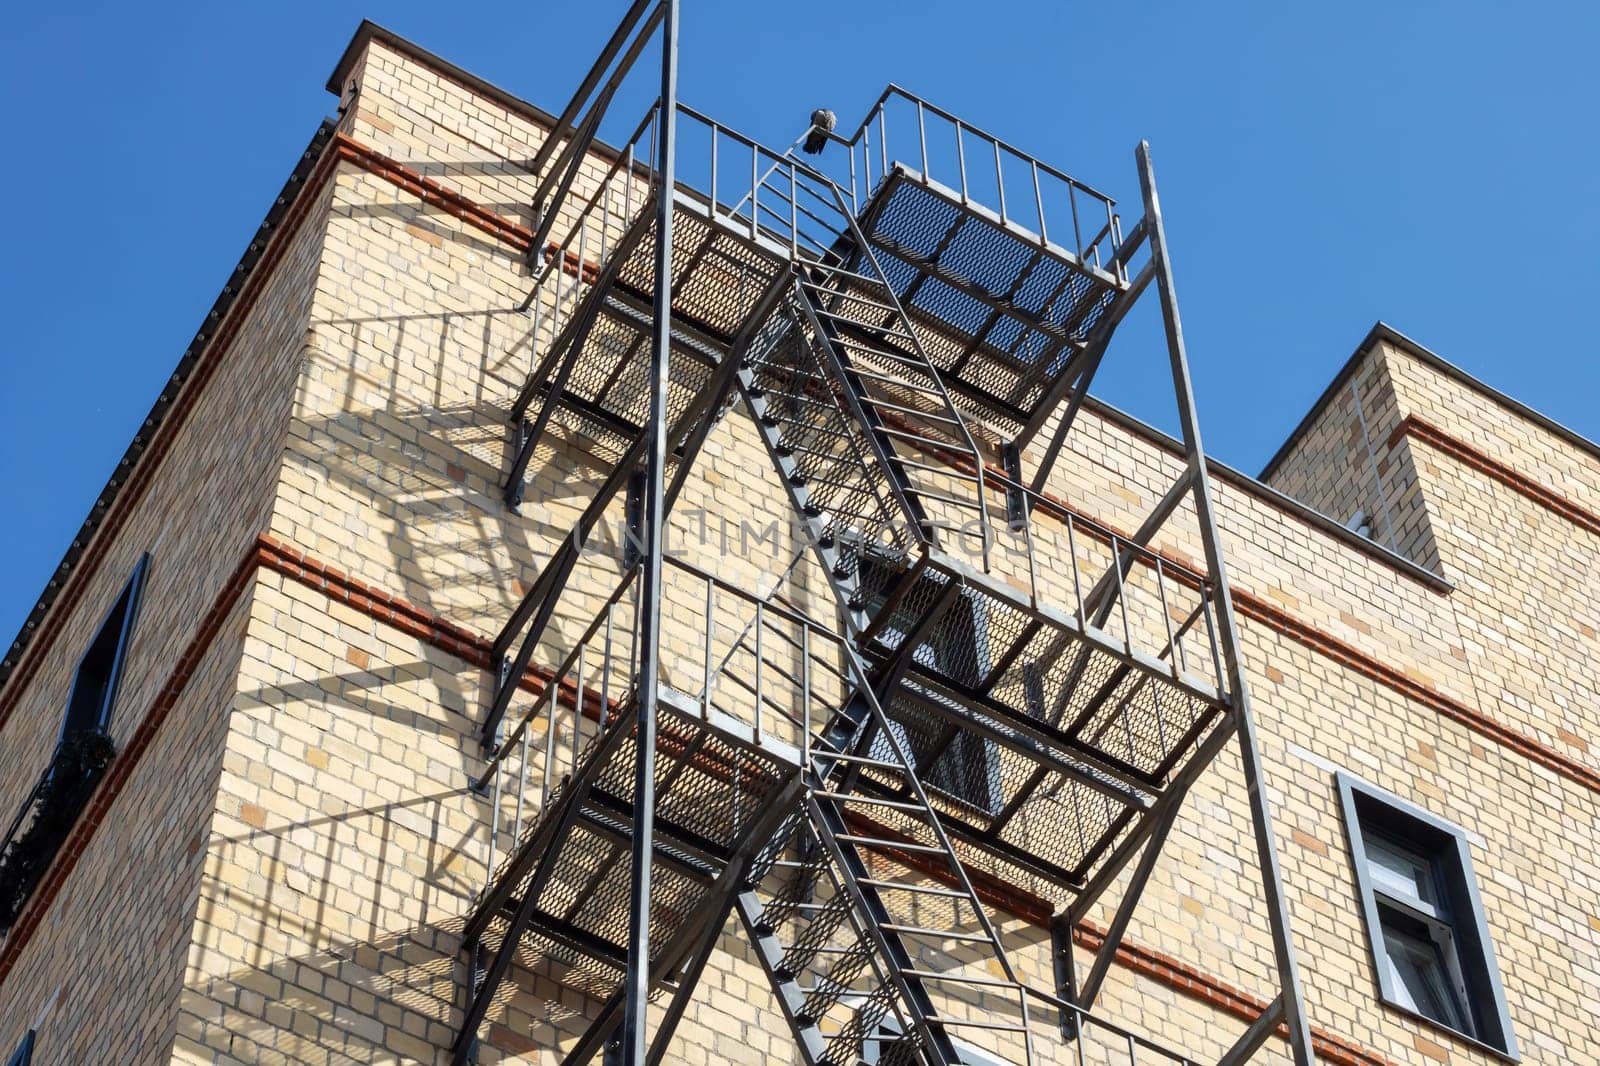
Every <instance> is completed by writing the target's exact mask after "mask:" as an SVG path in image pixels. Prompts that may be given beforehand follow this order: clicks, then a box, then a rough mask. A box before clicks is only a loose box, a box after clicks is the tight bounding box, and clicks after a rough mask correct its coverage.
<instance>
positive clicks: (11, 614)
mask: <svg viewBox="0 0 1600 1066" xmlns="http://www.w3.org/2000/svg"><path fill="white" fill-rule="evenodd" d="M624 6H625V5H624V4H623V3H622V2H621V0H595V2H584V3H560V4H557V3H552V2H548V0H547V2H543V3H529V2H523V3H484V4H449V5H440V4H436V3H388V4H381V5H372V4H367V5H357V4H352V3H346V2H340V0H333V2H321V3H317V4H298V3H291V2H280V3H275V4H266V3H236V4H233V3H230V4H198V3H169V4H161V5H110V4H77V5H69V4H27V5H21V6H19V7H18V8H17V9H15V10H14V11H13V12H12V13H11V15H10V16H9V17H8V21H7V33H6V35H5V37H4V40H3V41H0V87H3V90H4V93H5V96H6V98H7V99H10V100H11V101H12V102H13V103H12V107H11V110H10V112H9V114H8V120H9V121H8V126H9V131H8V135H7V139H8V142H9V143H10V144H11V145H12V149H11V150H10V152H9V153H8V156H9V158H10V164H9V165H8V166H6V167H4V168H0V187H3V190H4V196H5V201H6V202H7V203H8V205H9V206H10V210H9V211H8V213H7V214H8V218H7V232H6V237H7V239H6V240H5V241H4V242H3V243H0V282H3V285H0V310H3V313H4V318H5V321H6V325H7V329H6V331H5V334H6V345H7V349H8V350H7V351H6V354H5V357H4V358H5V364H6V367H5V369H6V373H5V386H4V388H3V389H0V490H3V491H4V493H5V498H6V500H7V501H8V504H9V507H8V511H9V516H8V520H7V521H5V522H0V559H3V560H4V563H3V565H0V640H9V638H10V635H11V634H13V633H15V632H16V630H17V627H18V626H19V625H20V624H21V621H22V619H23V618H24V616H25V615H26V613H27V611H28V609H29V608H30V607H31V606H32V604H33V602H34V600H35V599H36V598H37V596H38V594H39V591H40V589H41V588H42V587H43V585H44V582H45V581H46V580H47V578H48V577H49V574H50V573H51V571H52V570H53V569H54V567H55V565H56V564H57V562H58V561H59V560H60V557H61V554H62V551H63V549H64V548H65V547H66V545H67V543H68V542H69V541H70V539H71V536H72V534H73V532H74V531H75V530H76V529H77V527H78V525H79V524H80V523H81V522H82V520H83V517H84V515H85V514H86V513H87V510H88V508H89V506H90V504H91V503H92V502H93V500H94V498H95V496H96V494H97V493H98V492H99V490H100V488H101V487H102V486H103V485H104V483H105V480H106V477H107V476H108V474H109V473H110V470H111V468H112V466H113V465H114V464H115V462H116V460H117V458H118V457H119V456H120V455H121V454H122V451H123V448H124V447H125V446H126V444H127V442H128V440H129V439H130V437H131V435H132V433H133V430H134V428H135V426H137V424H138V423H139V421H140V420H141V419H142V418H143V417H144V415H145V413H146V412H147V411H148V409H149V406H150V403H151V401H152V400H153V399H154V397H155V395H156V393H157V392H158V391H159V389H160V386H161V384H162V382H164V381H165V379H166V377H167V375H168V374H169V373H170V371H171V369H172V367H173V365H174V364H175V363H176V361H177V359H178V356H179V355H180V353H181V352H182V350H183V347H184V345H185V344H186V343H187V342H188V340H189V338H190V336H191V335H192V334H193V332H194V330H195V328H196V326H197V325H198V323H199V320H200V317H201V316H202V315H203V314H204V313H205V310H206V309H207V308H208V307H209V306H210V304H211V301H212V300H213V299H214V298H215V296H216V294H217V291H218V290H219V289H220V287H221V285H222V283H223V281H224V280H225V278H226V277H227V275H228V273H229V271H230V270H231V269H232V266H233V264H234V263H235V262H236V260H237V258H238V256H239V253H240V251H241V250H242V248H243V247H244V245H245V243H246V242H247V241H248V239H249V237H250V235H251V233H252V232H253V231H254V229H255V227H256V226H257V224H258V223H259V222H260V220H261V217H262V216H263V214H264V213H265V211H266V208H267V205H268V203H269V201H270V199H271V197H272V196H273V195H274V194H275V193H276V191H277V189H278V187H279V185H280V184H281V183H282V181H283V178H284V176H285V175H286V174H287V173H288V170H289V168H290V165H291V163H292V162H293V159H294V157H295V155H296V153H298V152H299V151H300V150H301V148H302V147H303V146H304V144H305V142H306V140H307V139H308V137H309V136H310V134H311V131H312V130H313V128H314V127H315V125H316V123H317V121H318V120H319V119H320V118H321V116H322V115H324V114H325V113H327V112H329V111H330V110H331V109H332V106H333V103H334V101H333V100H332V98H331V97H330V96H328V95H327V94H326V93H325V92H324V90H323V83H324V81H325V80H326V78H327V75H328V73H329V71H330V70H331V69H332V67H333V64H334V62H335V61H336V60H337V59H338V57H339V54H340V52H341V51H342V50H343V48H344V45H345V43H346V42H347V41H348V39H349V37H350V35H351V33H352V32H353V31H354V30H355V27H356V25H357V23H358V22H359V21H360V19H361V18H362V17H370V18H372V19H374V20H375V21H378V22H380V23H382V24H384V25H386V26H388V27H390V28H391V29H393V30H395V31H397V32H399V33H401V34H404V35H406V36H408V37H411V38H412V39H413V40H416V41H417V42H418V43H420V44H422V45H423V46H424V47H427V48H429V49H431V50H433V51H435V52H437V53H439V54H440V55H443V56H445V57H446V58H448V59H450V60H452V61H453V62H455V63H457V64H459V65H460V66H463V67H465V68H467V69H468V70H471V71H474V72H475V73H478V74H480V75H482V76H483V77H486V78H488V79H490V80H491V81H495V82H497V83H499V84H501V85H503V86H505V87H506V88H508V89H510V90H511V91H513V92H515V93H517V94H519V95H521V96H523V97H525V98H527V99H530V100H532V101H534V102H535V103H539V104H542V105H544V106H546V107H548V108H551V109H558V108H559V106H560V105H561V104H562V103H563V102H564V101H565V99H566V97H567V95H568V94H569V93H570V92H571V90H572V88H573V86H574V85H575V84H576V82H577V80H578V78H579V77H580V76H581V74H582V72H583V70H584V69H586V67H587V65H588V63H589V61H590V59H591V58H592V55H593V53H594V51H595V50H596V49H597V48H598V47H599V45H600V44H601V42H602V41H603V40H604V38H605V36H606V35H607V34H608V33H609V31H610V27H611V23H612V22H614V20H615V18H616V17H617V16H618V15H619V14H620V12H621V11H622V9H623V7H624ZM683 11H684V13H683V33H682V37H683V51H682V57H683V58H682V95H683V99H684V100H685V101H686V102H688V103H691V104H693V105H695V106H697V107H699V108H701V109H702V110H706V111H709V112H711V113H712V114H713V115H714V116H716V117H717V118H719V119H721V120H723V121H724V122H726V123H728V124H729V125H732V126H734V127H736V128H739V129H741V130H744V131H746V132H748V133H750V134H752V135H754V136H756V137H758V138H761V139H762V140H765V141H767V142H769V143H773V144H779V145H781V144H784V143H787V142H788V141H789V140H790V139H791V138H792V137H794V136H795V135H796V134H797V133H798V132H799V131H800V130H801V129H802V128H803V125H804V121H805V117H806V115H807V114H809V112H810V110H811V109H812V108H813V107H817V106H826V107H831V108H833V109H835V110H836V111H838V112H839V114H840V117H841V120H842V121H843V122H845V123H848V124H852V125H853V123H854V121H855V119H856V118H857V117H858V116H859V115H860V113H861V112H862V111H863V110H864V109H865V108H866V106H867V105H868V104H869V103H870V102H871V101H872V99H874V98H875V96H876V95H877V93H878V91H879V90H880V89H881V88H882V86H883V84H884V83H885V82H887V81H891V80H892V81H895V82H898V83H900V84H902V85H904V86H906V87H907V88H910V89H912V90H913V91H915V92H918V93H920V94H922V95H924V96H926V97H928V98H929V99H931V100H933V101H935V102H938V103H940V104H942V105H943V106H945V107H947V108H949V109H951V110H954V111H956V112H958V113H960V114H962V115H963V116H964V117H967V118H969V119H970V120H971V121H973V122H974V123H976V124H977V125H980V126H983V127H985V128H988V129H990V130H991V131H993V132H994V133H996V134H999V135H1000V136H1003V137H1005V138H1007V139H1008V140H1010V141H1012V142H1013V143H1015V144H1017V145H1019V146H1020V147H1022V148H1024V149H1026V150H1029V151H1031V152H1033V153H1034V154H1036V155H1038V156H1040V157H1041V158H1044V159H1046V160H1048V161H1050V162H1052V163H1055V164H1057V165H1059V166H1061V167H1062V168H1063V169H1065V170H1068V171H1070V172H1072V173H1074V174H1076V175H1078V176H1080V177H1082V178H1083V179H1084V180H1086V181H1089V182H1090V183H1092V184H1095V185H1097V186H1099V187H1101V188H1103V189H1105V190H1106V191H1108V192H1110V193H1111V194H1113V195H1115V196H1117V197H1118V198H1119V199H1121V200H1123V201H1124V202H1125V203H1126V202H1129V201H1134V200H1136V199H1137V191H1138V190H1137V183H1136V175H1135V172H1134V169H1133V161H1132V149H1133V146H1134V144H1135V143H1136V142H1137V141H1138V140H1139V139H1140V138H1148V139H1149V140H1150V141H1151V143H1152V145H1153V150H1154V153H1155V160H1156V165H1157V171H1158V175H1159V179H1160V185H1161V193H1162V202H1163V208H1164V211H1165V213H1166V215H1167V220H1168V228H1169V237H1170V240H1171V244H1172V250H1173V260H1174V264H1175V268H1176V271H1177V278H1178V292H1179V296H1180V300H1181V303H1182V308H1183V313H1184V323H1185V329H1186V333H1187V338H1188V342H1189V347H1190V353H1191V360H1192V366H1193V371H1194V375H1195V379H1196V387H1197V392H1198V396H1199V401H1200V412H1201V421H1202V425H1203V427H1204V430H1205V436H1206V442H1207V445H1208V450H1209V451H1211V452H1212V453H1213V454H1215V455H1217V456H1218V457H1219V458H1221V459H1223V460H1224V461H1226V462H1229V463H1231V464H1233V465H1235V466H1239V467H1242V468H1244V469H1246V470H1248V471H1254V470H1256V469H1258V468H1259V467H1260V465H1261V464H1262V463H1263V462H1264V461H1265V460H1266V458H1267V457H1268V456H1269V455H1270V454H1271V453H1272V451H1273V450H1274V449H1275V448H1276V446H1277V445H1278V443H1280V442H1281V440H1282V439H1283V436H1284V435H1285V434H1286V433H1287V432H1288V431H1289V429H1290V428H1291V427H1292V426H1293V425H1294V424H1295V422H1296V421H1298V420H1299V418H1300V416H1301V415H1302V414H1303V413H1304V411H1305V409H1306V408H1307V406H1308V405H1309V404H1310V403H1311V402H1312V400H1313V399H1314V398H1315V397H1316V395H1317V394H1318V393H1319V392H1320V391H1321V389H1322V388H1323V386H1324V385H1325V384H1326V383H1327V381H1328V379H1329V378H1330V376H1331V375H1332V374H1333V373H1334V371H1335V370H1336V369H1337V368H1338V367H1339V365H1340V364H1341V363H1342V362H1343V361H1344V359H1345V358H1346V357H1347V356H1348V355H1349V353H1350V351H1351V350H1352V348H1353V347H1354V346H1355V344H1356V343H1357V342H1358V341H1359V340H1360V338H1361V337H1362V336H1363V335H1364V334H1365V332H1366V330H1367V328H1368V327H1369V326H1370V325H1371V324H1372V323H1373V321H1374V320H1376V319H1379V318H1382V319H1384V320H1386V321H1388V322H1389V323H1390V324H1392V325H1394V326H1396V327H1397V328H1399V329H1401V330H1402V331H1404V332H1406V333H1408V334H1410V335H1411V336H1413V337H1414V338H1416V339H1417V340H1419V341H1421V342H1422V343H1424V344H1426V345H1428V346H1429V347H1431V348H1433V349H1434V350H1435V351H1437V352H1439V353H1440V354H1441V355H1443V356H1445V357H1446V358H1447V359H1450V360H1451V361H1453V362H1455V363H1457V364H1459V365H1461V366H1462V367H1464V368H1465V369H1467V370H1468V371H1469V372H1471V373H1473V374H1476V375H1478V376H1479V377H1481V378H1483V379H1485V380H1486V381H1488V382H1489V383H1490V384H1492V385H1495V386H1497V387H1499V388H1502V389H1504V390H1505V391H1507V392H1509V393H1511V394H1512V395H1514V396H1516V397H1518V398H1519V399H1522V400H1524V401H1526V402H1527V403H1529V404H1531V405H1532V406H1534V407H1536V408H1538V409H1540V410H1542V411H1544V412H1546V413H1548V414H1550V415H1551V416H1552V417H1554V418H1556V419H1558V420H1560V421H1562V422H1565V423H1566V424H1568V425H1569V426H1571V427H1572V428H1574V429H1576V430H1577V431H1579V432H1580V433H1583V434H1584V435H1586V436H1588V437H1590V438H1596V437H1600V412H1597V410H1596V407H1597V401H1600V358H1597V356H1600V317H1597V316H1596V315H1595V313H1594V310H1593V305H1594V302H1595V294H1596V292H1597V291H1600V252H1597V250H1596V249H1597V248H1600V202H1597V200H1596V198H1595V197H1594V196H1593V195H1592V192H1591V190H1592V189H1593V187H1594V182H1595V173H1596V171H1597V170H1600V148H1597V133H1596V131H1597V130H1600V123H1597V121H1596V119H1595V116H1594V112H1593V108H1594V104H1595V101H1596V100H1597V99H1600V76H1597V75H1596V73H1595V70H1596V64H1595V63H1594V62H1593V50H1594V46H1595V44H1596V42H1597V41H1600V6H1596V5H1593V4H1589V3H1578V2H1571V3H1562V2H1548V3H1541V4H1517V5H1513V4H1504V3H1489V2H1476V0H1451V2H1442V0H1432V2H1430V0H1412V2H1401V3H1395V2H1393V0H1387V2H1366V0H1349V2H1346V3H1342V4H1300V3H1288V4H1286V3H1268V2H1260V3H1231V4H1192V3H1177V2H1155V0H1152V2H1147V3H1141V4H1114V3H1111V2H1109V0H1102V2H1101V3H1100V4H1098V5H1096V6H1094V7H1090V6H1088V5H1084V4H1079V3H1072V2H1062V0H1050V2H1032V0H1030V2H1004V0H991V2H987V3H982V4H960V3H951V2H944V0H925V2H919V3H872V2H867V0H850V2H842V0H811V2H810V3H809V4H806V5H782V6H779V5H771V6H769V5H764V4H759V5H758V4H750V3H748V0H684V2H683ZM1129 214H1130V215H1133V214H1137V212H1136V211H1130V212H1129ZM1147 302H1148V303H1150V304H1151V305H1152V307H1153V303H1154V302H1153V301H1147ZM1153 325H1154V323H1153V322H1152V321H1149V320H1148V318H1147V319H1146V320H1143V321H1131V322H1130V323H1129V325H1128V327H1126V328H1125V332H1126V333H1127V338H1126V339H1124V340H1123V342H1122V346H1121V347H1120V348H1119V351H1131V352H1132V354H1131V355H1130V356H1128V357H1127V358H1126V359H1124V360H1121V361H1118V362H1117V363H1116V364H1115V365H1113V364H1112V363H1111V362H1109V361H1108V368H1107V371H1106V372H1105V373H1104V374H1103V382H1102V390H1101V391H1103V393H1104V394H1105V395H1106V398H1108V399H1110V400H1111V401H1112V402H1115V403H1118V404H1119V405H1121V406H1124V407H1127V408H1129V409H1131V410H1133V411H1134V412H1135V413H1137V414H1140V415H1141V416H1144V417H1146V418H1149V419H1150V420H1152V421H1155V422H1157V423H1158V424H1168V423H1170V419H1169V418H1168V412H1167V411H1166V410H1165V408H1164V406H1163V405H1162V403H1161V402H1160V398H1161V393H1162V389H1161V388H1160V387H1158V386H1159V385H1160V382H1159V378H1158V375H1156V374H1153V373H1151V371H1152V370H1154V369H1155V368H1156V367H1157V364H1155V363H1154V362H1150V361H1149V360H1148V358H1147V357H1148V356H1149V354H1150V351H1149V350H1147V349H1145V348H1143V347H1141V345H1143V344H1145V343H1146V342H1150V341H1153V340H1154V334H1153V332H1152V327H1153Z"/></svg>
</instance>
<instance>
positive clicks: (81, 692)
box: [61, 554, 150, 740]
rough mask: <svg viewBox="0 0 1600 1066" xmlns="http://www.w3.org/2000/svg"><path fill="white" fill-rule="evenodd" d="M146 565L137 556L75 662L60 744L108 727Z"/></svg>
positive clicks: (141, 589) (148, 558)
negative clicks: (126, 579)
mask: <svg viewBox="0 0 1600 1066" xmlns="http://www.w3.org/2000/svg"><path fill="white" fill-rule="evenodd" d="M149 561H150V556H149V555H148V554H147V555H143V556H140V558H139V562H138V563H137V564H136V565H135V566H134V568H133V576H132V577H130V578H129V579H128V583H127V585H126V586H124V587H123V590H122V595H120V596H118V597H117V602H116V603H115V604H113V605H112V607H111V611H110V612H109V613H108V614H107V615H106V619H105V621H104V622H102V623H100V630H99V632H97V633H96V634H95V635H94V639H93V640H91V641H90V642H89V647H88V648H87V649H86V650H85V651H84V653H83V658H82V659H80V660H79V661H78V672H77V675H76V676H75V677H74V678H73V682H72V694H71V695H70V696H69V697H68V698H67V713H66V715H65V716H64V717H63V719H62V722H61V739H62V740H65V739H66V738H67V737H69V736H71V735H72V734H74V733H104V732H105V731H106V729H107V727H108V726H109V725H110V724H111V708H112V706H113V705H114V704H115V703H116V699H117V684H118V682H119V681H121V679H122V664H123V660H124V658H125V657H126V654H127V650H128V639H129V637H130V636H131V635H132V633H133V622H134V618H135V616H136V615H137V614H138V611H139V595H140V593H141V592H142V591H143V590H144V574H145V569H146V567H147V566H148V564H149Z"/></svg>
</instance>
